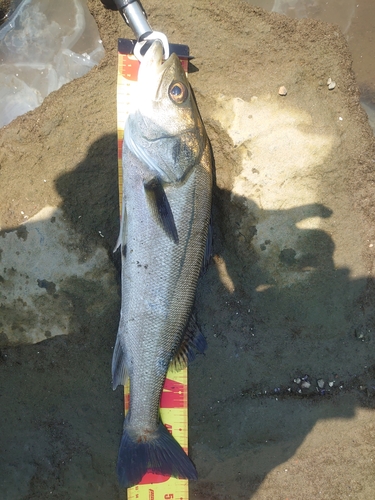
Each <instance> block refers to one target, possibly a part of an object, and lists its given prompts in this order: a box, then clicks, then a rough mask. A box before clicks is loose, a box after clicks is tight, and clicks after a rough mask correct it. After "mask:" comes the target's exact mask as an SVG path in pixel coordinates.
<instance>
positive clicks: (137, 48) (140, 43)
mask: <svg viewBox="0 0 375 500" xmlns="http://www.w3.org/2000/svg"><path fill="white" fill-rule="evenodd" d="M153 40H160V41H161V43H162V44H163V49H164V59H168V57H169V43H168V38H167V37H166V36H165V35H164V33H160V32H159V31H152V32H151V33H149V34H148V35H147V36H145V37H143V38H142V40H140V41H138V42H137V43H136V44H135V47H134V51H133V53H134V55H135V57H136V58H137V59H138V61H142V59H143V56H144V54H141V50H142V49H143V47H144V46H145V45H146V44H148V43H149V42H150V41H153Z"/></svg>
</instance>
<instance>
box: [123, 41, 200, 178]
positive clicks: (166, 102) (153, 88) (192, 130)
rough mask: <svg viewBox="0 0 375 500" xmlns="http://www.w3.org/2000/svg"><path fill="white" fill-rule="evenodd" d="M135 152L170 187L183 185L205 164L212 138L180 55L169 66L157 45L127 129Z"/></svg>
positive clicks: (144, 65)
mask: <svg viewBox="0 0 375 500" xmlns="http://www.w3.org/2000/svg"><path fill="white" fill-rule="evenodd" d="M125 141H126V144H127V145H128V147H129V148H130V149H131V150H132V152H133V153H134V154H135V155H136V156H137V157H138V158H139V159H141V160H142V161H143V162H144V163H146V164H147V166H148V167H149V169H151V170H152V171H153V172H154V173H156V174H157V175H158V176H159V177H160V178H161V180H163V181H164V182H168V183H171V182H179V181H181V180H183V178H184V177H185V176H186V175H187V174H188V172H190V171H191V169H192V168H193V167H194V165H195V164H197V163H198V162H199V160H200V157H201V155H202V153H203V150H204V148H205V145H206V134H205V130H204V126H203V123H202V120H201V118H200V114H199V111H198V108H197V105H196V102H195V98H194V95H193V93H192V90H191V88H190V85H189V82H188V80H187V77H186V75H185V72H184V69H183V68H182V65H181V62H180V60H179V59H178V57H177V55H176V54H171V56H170V57H169V58H168V59H167V60H166V61H165V62H163V45H162V43H161V42H160V41H159V40H155V41H154V42H153V44H152V45H151V47H150V48H149V49H148V51H147V52H146V54H145V56H144V58H143V60H142V62H141V64H140V68H139V73H138V99H137V103H136V106H135V110H134V112H133V113H131V114H130V116H129V118H128V122H127V124H126V127H125Z"/></svg>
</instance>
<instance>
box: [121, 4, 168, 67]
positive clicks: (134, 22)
mask: <svg viewBox="0 0 375 500" xmlns="http://www.w3.org/2000/svg"><path fill="white" fill-rule="evenodd" d="M115 3H116V6H117V8H118V10H119V11H120V14H121V15H122V17H123V18H124V20H125V22H126V24H128V25H129V26H130V28H131V29H132V30H133V32H134V34H135V36H136V37H137V40H138V41H137V43H136V45H135V47H134V55H135V57H136V58H137V59H138V60H139V61H141V60H142V59H143V54H141V50H142V49H143V47H144V46H145V45H146V44H147V43H148V42H150V41H152V40H160V41H161V42H162V44H163V48H164V58H165V59H168V57H169V43H168V39H167V37H166V36H165V35H164V33H160V32H159V31H152V28H151V26H150V25H149V24H148V22H147V16H146V12H145V11H144V9H143V7H142V4H141V2H139V1H137V0H115Z"/></svg>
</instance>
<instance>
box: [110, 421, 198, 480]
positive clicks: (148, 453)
mask: <svg viewBox="0 0 375 500" xmlns="http://www.w3.org/2000/svg"><path fill="white" fill-rule="evenodd" d="M147 471H152V472H156V473H159V474H165V475H168V476H174V477H180V478H184V479H197V477H198V476H197V471H196V469H195V466H194V464H193V462H192V461H191V460H190V458H189V457H188V456H187V455H186V453H185V452H184V450H183V449H182V448H181V446H180V445H179V444H178V442H177V441H176V440H175V438H174V437H173V436H172V435H171V434H170V433H169V432H168V430H167V429H166V428H165V427H164V425H163V424H162V423H160V425H159V428H158V430H157V436H156V437H153V439H150V440H149V441H144V442H136V441H134V440H133V439H132V438H131V437H130V435H129V433H128V431H127V429H126V420H125V426H124V432H123V435H122V439H121V444H120V450H119V454H118V460H117V475H118V478H119V482H120V484H121V486H124V487H125V488H130V487H131V486H134V485H135V484H138V483H139V482H140V480H141V479H142V477H143V476H144V475H145V473H146V472H147Z"/></svg>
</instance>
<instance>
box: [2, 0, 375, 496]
mask: <svg viewBox="0 0 375 500" xmlns="http://www.w3.org/2000/svg"><path fill="white" fill-rule="evenodd" d="M88 4H89V7H90V9H91V12H92V13H93V15H94V16H95V19H96V21H97V23H98V26H99V29H100V32H101V36H102V39H103V43H104V46H105V49H106V51H107V55H106V57H105V59H104V60H103V62H102V63H101V64H100V66H99V67H98V68H95V69H94V70H93V71H91V72H90V73H89V74H87V75H86V76H84V77H82V78H80V79H78V80H76V81H73V82H71V83H70V84H67V85H65V86H63V87H62V88H61V89H60V90H59V91H57V92H54V93H52V94H51V95H50V96H48V97H47V98H46V99H45V101H44V103H43V105H42V106H41V107H40V108H38V109H36V110H34V111H32V112H31V113H29V114H27V115H25V116H23V117H20V118H18V119H16V120H15V121H14V122H13V123H11V124H10V125H8V126H7V127H5V128H3V129H2V130H1V131H0V145H1V150H0V161H1V169H0V182H1V189H2V193H1V194H2V200H1V215H0V217H1V220H0V225H1V229H2V230H5V232H3V233H2V237H1V238H0V248H1V250H2V252H0V256H1V254H2V253H3V254H4V255H5V253H4V252H9V247H7V246H6V244H5V242H7V241H9V238H11V237H12V238H13V239H14V241H16V240H19V241H20V243H21V245H23V243H27V239H26V241H25V232H24V230H21V229H20V225H21V224H22V223H23V222H24V221H25V219H24V216H25V215H27V217H29V218H31V217H32V216H34V215H35V214H38V213H40V211H41V210H42V209H43V208H44V207H45V206H47V205H49V206H51V207H56V210H57V212H56V214H58V215H52V216H51V214H49V215H48V217H49V219H48V220H47V219H46V224H47V223H48V224H50V223H51V221H52V219H53V217H57V216H58V217H60V214H61V221H60V219H58V220H59V221H60V222H61V225H60V226H59V227H63V224H66V225H67V227H68V230H67V234H68V235H69V236H70V238H71V242H72V243H71V244H70V245H69V244H67V243H66V240H64V239H63V241H62V243H61V246H62V247H64V248H65V249H66V251H67V253H68V255H69V254H72V255H76V253H77V252H78V254H79V255H81V259H80V260H79V261H82V262H83V261H84V260H85V258H86V259H88V260H90V259H91V258H92V257H93V256H94V255H96V252H97V250H98V249H100V252H102V254H103V262H104V261H105V262H104V263H103V268H104V270H105V271H103V273H102V274H103V276H104V274H106V276H109V278H106V279H108V280H112V281H111V283H112V285H111V293H108V292H107V293H103V292H102V290H103V288H102V286H103V276H97V275H95V274H92V275H90V276H89V278H87V276H86V277H82V275H77V276H74V279H71V278H72V276H67V277H66V278H68V279H67V281H64V280H63V281H59V282H58V281H57V280H56V282H54V283H55V287H56V288H55V289H53V287H52V289H51V286H52V285H48V283H50V282H51V279H47V280H46V281H47V282H48V283H46V282H44V281H42V280H43V279H44V278H45V277H44V276H40V277H39V279H40V283H41V284H42V287H39V289H40V290H39V291H40V293H42V292H43V293H45V294H46V295H47V294H48V290H50V291H51V290H52V292H53V293H52V294H51V295H49V296H48V298H49V299H51V300H52V299H53V300H56V307H55V309H54V314H56V310H57V311H58V310H59V308H61V304H67V306H66V307H65V308H63V313H64V317H65V316H66V314H67V311H70V316H69V317H70V322H68V323H64V324H68V329H69V334H68V335H63V336H56V337H54V338H50V339H47V340H45V341H43V342H40V343H38V344H35V345H29V346H27V345H17V346H10V345H9V340H8V334H9V330H12V329H13V330H14V331H16V332H18V333H20V332H21V333H22V330H21V329H23V330H27V328H28V323H27V321H24V322H22V321H18V319H19V317H20V311H23V307H26V306H25V305H24V304H23V303H22V302H21V301H20V302H19V306H18V307H17V306H14V308H13V310H11V311H10V310H9V309H7V314H8V316H7V317H9V315H10V314H13V322H11V323H10V324H11V327H10V329H9V328H8V330H7V331H5V328H4V321H2V327H3V330H4V331H3V335H2V336H1V346H2V347H1V358H0V397H1V406H0V408H1V409H0V412H1V421H2V431H3V432H2V433H1V436H0V446H1V449H2V454H1V458H0V485H1V491H2V498H4V499H7V500H8V499H9V500H19V499H22V500H31V499H33V500H34V499H35V500H36V499H38V500H39V499H45V498H55V499H59V500H62V499H69V500H71V499H77V500H78V499H83V498H93V499H98V500H99V499H104V498H105V499H120V498H121V499H122V498H125V492H123V491H121V490H119V488H118V485H117V480H116V477H115V462H116V456H117V449H118V443H119V439H120V434H121V427H122V394H121V391H120V390H118V391H116V392H112V390H111V377H110V363H111V355H112V349H113V345H114V340H115V336H116V330H117V324H118V318H119V286H118V280H117V278H118V269H119V268H118V262H117V261H116V259H115V257H114V256H113V254H112V249H113V247H114V245H115V242H116V238H117V231H118V188H117V171H116V169H117V140H116V40H117V38H118V37H119V36H124V37H129V36H130V35H131V34H130V32H129V30H128V29H127V28H126V26H125V25H124V23H123V21H122V20H121V18H120V16H118V14H117V13H112V12H110V11H105V10H104V9H103V8H102V6H101V4H100V2H98V1H94V0H91V1H89V2H88ZM166 5H167V4H166V3H165V2H164V3H163V5H162V6H161V5H160V3H159V2H154V1H150V2H149V3H148V5H147V6H146V8H147V10H148V13H149V16H150V20H151V21H152V25H153V27H154V29H158V30H161V31H165V32H166V33H168V34H169V35H170V39H171V40H172V41H177V42H183V43H187V44H188V45H189V46H190V49H191V52H192V54H193V55H194V56H195V59H194V60H193V61H192V65H191V70H192V72H191V76H190V81H191V83H192V86H193V88H194V90H195V93H196V96H197V100H198V104H199V107H200V110H201V112H202V116H203V120H204V122H205V124H206V127H207V131H208V134H209V137H210V139H211V141H212V146H213V151H214V155H215V160H216V171H217V188H216V190H215V196H214V237H215V239H214V250H215V256H214V259H213V262H212V264H211V266H210V268H209V270H208V272H207V273H206V275H205V276H204V277H203V279H202V280H201V283H200V285H199V288H198V294H197V318H198V321H199V323H200V324H201V326H202V329H203V331H204V333H205V335H206V337H207V340H208V345H209V347H208V351H207V354H206V356H205V357H201V358H199V359H198V360H197V361H196V362H195V363H194V364H193V365H192V366H191V368H190V370H189V377H190V383H189V389H190V401H189V412H190V416H189V425H190V454H191V457H192V459H193V460H194V462H195V463H196V466H197V469H198V473H199V480H198V482H196V483H191V488H190V492H191V498H196V499H199V500H201V499H202V500H203V499H213V500H215V499H220V500H221V499H249V500H250V499H257V500H267V499H272V500H274V499H280V500H285V499H289V500H291V499H298V500H299V499H301V500H302V499H303V500H310V499H311V500H312V499H314V500H315V499H316V498H322V499H332V500H333V499H349V498H356V499H363V500H367V499H368V500H370V499H371V500H372V498H373V491H374V488H375V479H374V478H375V475H374V472H375V471H374V467H375V465H374V462H375V453H374V451H373V450H374V440H375V435H374V428H375V424H374V418H373V417H374V413H373V412H374V402H375V363H374V347H373V346H374V334H375V330H374V319H375V308H374V269H373V251H374V248H375V247H374V245H375V229H374V227H375V225H374V216H373V205H374V201H375V199H374V198H375V195H374V193H373V185H374V182H375V170H374V166H375V162H374V138H373V133H372V130H371V128H370V126H369V123H368V120H367V116H366V115H365V113H364V112H363V110H362V109H361V107H360V105H359V97H360V94H359V89H358V85H357V82H356V79H355V75H354V73H353V71H352V67H351V55H350V51H349V48H348V46H347V43H346V40H345V37H344V36H343V35H342V34H341V33H340V32H339V31H338V29H337V28H335V27H333V26H328V25H326V24H322V23H320V22H318V21H314V20H301V21H295V20H293V19H288V18H286V17H285V16H283V17H281V16H279V15H277V14H275V13H273V14H268V13H266V12H264V11H262V10H260V9H256V8H252V7H251V6H249V4H248V3H247V2H242V1H237V0H236V1H233V2H231V4H230V6H229V5H223V4H216V3H212V2H209V1H207V2H206V1H203V2H200V3H199V5H197V4H196V3H195V2H184V3H183V4H181V5H180V6H179V9H178V12H176V9H175V8H174V7H173V6H174V4H172V3H171V4H170V9H167V14H166ZM202 33H205V36H204V37H202ZM329 77H331V78H332V79H334V80H335V82H336V88H335V89H333V90H332V91H330V90H328V87H327V79H328V78H329ZM280 86H285V87H286V88H287V90H288V93H287V95H286V96H283V97H282V96H280V95H279V94H278V89H279V87H280ZM48 221H49V222H48ZM32 224H34V223H33V222H32ZM23 227H24V226H22V228H23ZM34 227H37V226H36V225H35V226H34ZM48 227H49V226H48ZM31 232H32V231H30V233H28V234H31ZM12 238H11V239H12ZM13 239H12V241H13ZM20 248H21V250H20V249H19V247H17V250H16V251H15V252H14V254H13V256H14V265H13V266H12V268H9V266H10V265H9V264H8V263H7V265H6V266H5V265H4V266H2V267H1V273H0V274H1V277H2V280H1V285H2V289H1V291H2V293H4V290H5V287H6V286H8V285H9V283H11V282H12V279H13V277H14V276H15V275H17V272H19V269H21V268H20V267H18V262H19V260H20V257H19V255H18V254H17V253H16V252H18V253H21V252H22V246H21V247H20ZM51 252H52V250H51ZM32 254H33V252H32V249H31V250H30V262H32V259H33V255H32ZM57 254H58V252H57ZM58 255H59V254H58ZM23 257H24V256H23ZM6 258H7V259H8V260H7V262H9V255H8V254H7V256H6ZM24 260H26V262H27V259H23V261H24ZM3 262H5V257H3ZM5 267H6V268H5ZM22 269H23V268H22ZM22 272H24V271H22ZM67 274H68V273H67ZM59 286H60V289H61V291H60V292H59ZM56 290H57V291H58V292H59V293H55V292H56ZM55 295H57V296H56V297H55ZM100 297H102V298H103V300H102V301H101V300H100ZM62 298H64V300H65V301H62ZM103 304H105V307H103ZM2 309H3V311H2V312H4V307H3V308H2Z"/></svg>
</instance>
